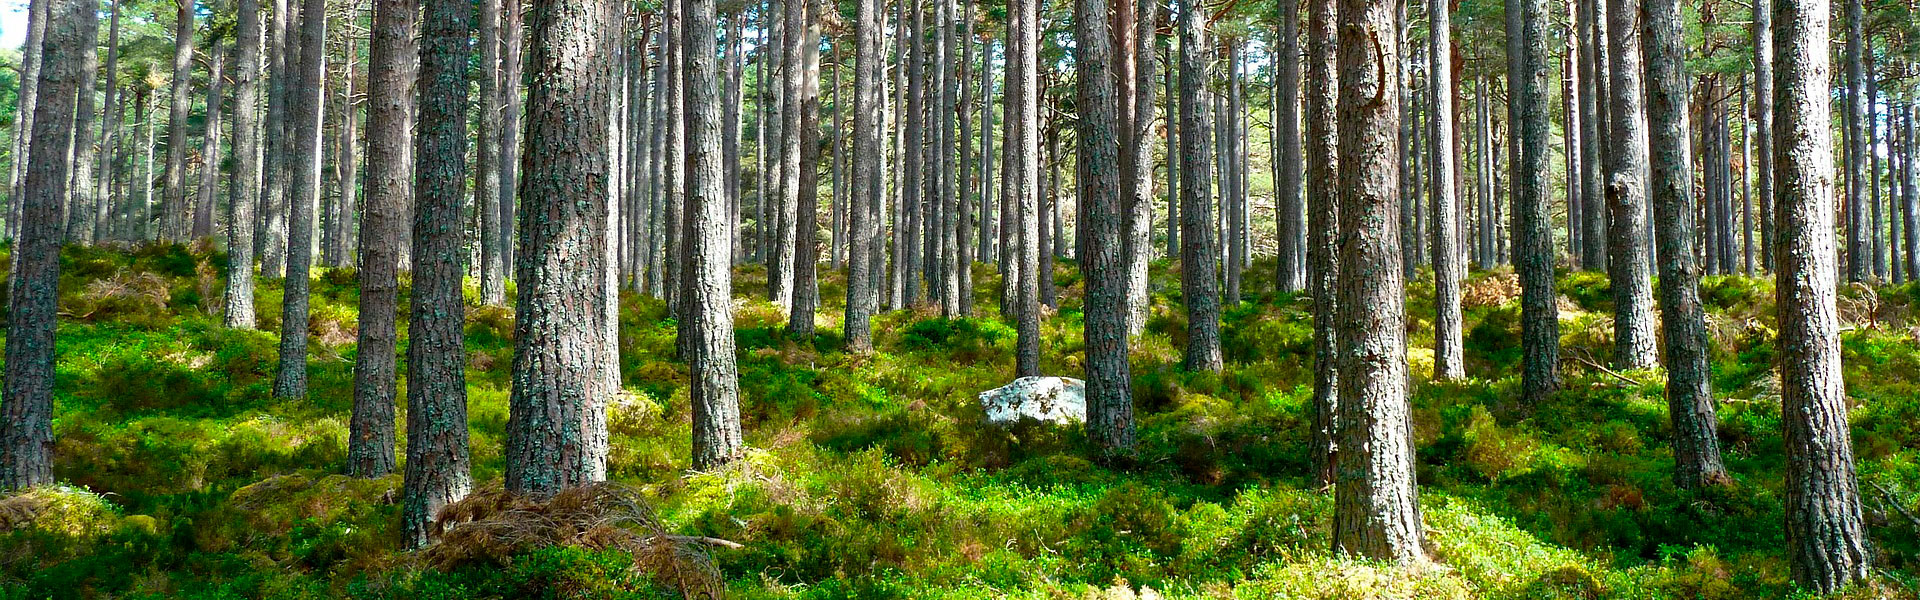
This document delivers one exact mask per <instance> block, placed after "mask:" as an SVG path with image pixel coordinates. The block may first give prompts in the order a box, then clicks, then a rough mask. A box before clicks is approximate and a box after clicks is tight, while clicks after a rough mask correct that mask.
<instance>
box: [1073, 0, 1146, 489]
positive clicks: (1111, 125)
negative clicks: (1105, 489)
mask: <svg viewBox="0 0 1920 600" xmlns="http://www.w3.org/2000/svg"><path fill="white" fill-rule="evenodd" d="M1121 1H1122V2H1125V1H1126V0H1121ZM1106 11H1107V5H1106V3H1105V2H1103V1H1102V0H1077V1H1076V2H1075V4H1074V20H1073V21H1074V26H1073V27H1074V42H1075V43H1074V47H1075V48H1076V49H1077V50H1076V52H1075V56H1074V64H1075V65H1077V68H1076V69H1074V70H1075V72H1076V73H1075V75H1076V77H1077V78H1078V80H1079V81H1078V87H1079V91H1080V98H1079V102H1078V108H1079V110H1080V118H1079V119H1078V120H1076V123H1077V124H1078V127H1077V135H1076V136H1075V138H1077V139H1078V140H1079V146H1080V147H1079V160H1080V164H1081V172H1082V173H1085V174H1086V175H1087V178H1086V180H1084V181H1082V182H1081V184H1080V190H1081V193H1082V194H1084V195H1085V196H1084V197H1085V199H1086V202H1085V204H1084V206H1086V208H1087V214H1085V215H1084V217H1085V220H1083V221H1082V222H1081V226H1082V227H1085V228H1086V231H1087V236H1086V238H1087V251H1088V255H1087V256H1084V257H1081V259H1082V261H1083V264H1085V265H1086V268H1087V286H1086V287H1087V292H1086V328H1085V330H1084V335H1085V337H1086V339H1085V343H1086V347H1087V430H1088V431H1087V432H1088V434H1089V435H1090V436H1091V437H1092V438H1093V439H1094V440H1095V442H1096V443H1098V444H1099V445H1100V447H1101V448H1103V449H1105V450H1106V451H1108V452H1113V453H1124V452H1127V451H1129V450H1130V449H1132V448H1133V393H1132V392H1131V391H1130V390H1129V377H1130V376H1129V375H1128V365H1127V317H1128V314H1129V313H1128V311H1127V275H1128V271H1127V269H1128V264H1127V261H1126V257H1125V256H1123V250H1124V249H1125V246H1126V240H1125V239H1124V237H1123V236H1124V235H1125V231H1124V228H1123V226H1122V224H1123V221H1125V219H1126V217H1125V210H1126V209H1125V205H1123V204H1122V199H1121V197H1120V132H1119V131H1118V130H1117V129H1118V128H1119V127H1122V126H1124V124H1122V123H1121V122H1120V117H1119V114H1118V113H1119V111H1120V97H1119V93H1120V92H1119V90H1118V89H1117V82H1116V81H1115V78H1116V77H1117V76H1118V74H1117V73H1116V72H1115V71H1116V70H1115V69H1114V68H1113V65H1114V62H1115V58H1116V57H1115V56H1114V52H1113V49H1114V45H1113V40H1112V39H1111V34H1110V33H1109V30H1108V25H1109V23H1108V19H1107V18H1106V17H1107V14H1106Z"/></svg>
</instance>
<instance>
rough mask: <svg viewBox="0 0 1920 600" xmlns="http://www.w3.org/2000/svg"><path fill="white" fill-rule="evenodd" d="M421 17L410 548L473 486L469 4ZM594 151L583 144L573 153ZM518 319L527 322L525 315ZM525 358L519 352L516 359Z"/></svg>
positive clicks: (445, 0) (405, 520)
mask: <svg viewBox="0 0 1920 600" xmlns="http://www.w3.org/2000/svg"><path fill="white" fill-rule="evenodd" d="M396 8H400V9H401V10H407V8H406V7H404V6H403V7H396ZM423 15H424V16H423V18H422V19H421V22H420V29H421V32H420V55H419V56H420V71H419V73H420V77H419V97H418V98H419V99H418V104H417V106H418V107H419V119H420V120H419V123H418V126H419V132H420V135H419V136H418V137H416V138H414V140H413V142H414V155H413V158H414V163H413V164H414V171H413V183H414V188H413V191H414V192H415V193H416V195H415V199H416V200H415V201H416V202H418V203H419V205H418V206H415V207H414V211H413V290H412V293H411V294H410V296H409V298H410V301H409V304H410V306H409V310H410V313H409V316H408V321H407V471H406V475H405V492H404V493H405V496H406V498H405V500H404V502H403V504H402V506H401V523H400V526H401V529H402V539H403V540H404V542H405V543H406V544H408V545H410V546H412V547H415V548H418V547H421V546H424V545H426V542H427V537H428V536H429V534H430V533H431V532H432V531H433V527H434V518H435V517H436V516H437V515H438V514H439V512H440V509H441V508H442V507H445V506H446V505H448V504H450V503H453V502H456V501H459V500H460V499H461V498H463V497H465V496H466V495H467V492H468V491H470V490H471V489H472V488H473V476H472V474H471V473H469V470H470V468H471V467H470V461H469V459H468V456H467V383H466V371H465V367H466V362H467V361H466V356H467V352H466V348H465V341H464V338H463V337H462V333H461V332H462V328H463V326H464V325H465V323H466V305H465V303H464V302H462V299H461V294H460V291H461V278H462V276H464V275H466V273H467V269H466V258H467V251H466V248H465V244H464V243H462V242H463V240H462V237H463V235H464V234H465V230H464V228H463V227H462V224H463V221H464V220H465V219H464V215H465V211H463V210H462V208H463V205H464V204H465V201H466V182H467V109H468V106H469V100H468V98H467V69H468V66H467V65H468V63H469V61H470V60H471V59H472V56H471V51H470V50H469V49H468V45H467V39H468V38H469V36H471V35H472V32H473V5H472V4H470V3H468V2H466V1H465V0H428V1H427V2H425V3H424V10H423ZM310 18H311V17H310ZM395 33H398V32H390V33H386V35H394V34H395ZM396 60H398V61H404V60H405V59H396ZM383 110H392V109H391V107H389V108H386V109H383ZM593 147H594V146H591V145H587V144H582V145H580V146H576V147H574V148H573V151H574V152H583V151H587V150H586V149H587V148H593ZM522 297H525V296H522ZM573 298H579V296H574V297H571V298H570V299H573ZM556 303H557V301H556ZM518 314H520V315H529V314H531V313H529V312H526V311H522V312H520V313H518ZM521 319H522V320H521V321H520V322H522V323H524V322H525V319H526V317H525V316H523V317H522V318H521ZM516 333H518V332H517V331H516ZM518 337H519V336H516V339H518ZM523 355H524V353H522V352H516V353H515V355H514V358H515V361H516V362H518V361H519V359H521V358H522V357H523ZM517 372H518V371H517V370H516V374H517ZM515 391H518V386H516V389H515ZM511 433H512V429H511V428H509V435H511ZM510 456H511V455H510ZM508 481H509V482H512V481H513V480H512V478H509V479H508ZM515 491H522V492H523V491H525V490H524V489H521V490H515Z"/></svg>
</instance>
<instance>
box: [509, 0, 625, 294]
mask: <svg viewBox="0 0 1920 600" xmlns="http://www.w3.org/2000/svg"><path fill="white" fill-rule="evenodd" d="M503 7H504V8H505V10H504V11H503V14H502V15H501V17H502V21H501V25H500V43H501V46H502V48H501V51H500V54H501V56H500V58H501V61H500V81H501V82H502V84H501V85H500V86H499V87H498V88H496V89H495V90H494V91H495V92H497V93H499V94H500V97H501V99H500V103H499V105H498V106H499V108H500V139H499V144H500V156H499V157H498V158H499V160H500V168H499V169H498V171H497V172H498V175H499V177H500V184H499V187H498V188H496V189H497V190H498V193H499V196H500V222H499V226H500V234H499V236H498V237H497V238H496V239H498V240H499V241H500V270H501V278H502V279H507V278H510V277H512V276H513V274H514V273H515V270H514V269H515V265H516V264H517V263H515V262H514V238H513V234H514V231H515V228H514V224H515V219H514V211H515V208H516V207H518V206H519V202H518V199H519V198H518V192H519V190H520V185H519V183H520V102H521V100H520V90H521V87H522V85H523V82H522V81H521V79H520V73H521V70H522V69H523V68H524V67H525V66H526V63H525V62H524V60H523V59H522V44H523V42H524V41H525V39H524V38H525V31H524V22H523V17H524V15H523V12H522V11H523V10H524V8H525V6H524V5H523V4H521V2H520V1H519V0H510V1H507V2H504V3H503ZM649 247H658V246H657V245H649Z"/></svg>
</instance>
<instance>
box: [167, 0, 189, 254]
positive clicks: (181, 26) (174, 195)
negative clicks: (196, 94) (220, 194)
mask: <svg viewBox="0 0 1920 600" xmlns="http://www.w3.org/2000/svg"><path fill="white" fill-rule="evenodd" d="M193 4H194V0H175V6H176V7H177V9H178V10H177V11H176V12H175V13H174V28H173V83H172V86H173V88H172V89H173V91H172V93H171V94H169V95H168V107H169V108H168V112H167V179H166V182H165V186H166V190H165V196H163V201H164V202H166V207H165V209H163V210H162V211H161V213H160V214H161V224H160V239H163V240H167V241H174V242H179V241H186V239H187V234H188V229H187V227H188V225H189V223H191V221H190V219H191V218H192V217H191V216H190V215H191V213H192V212H193V209H192V206H190V205H188V204H187V152H188V148H189V147H191V144H190V143H189V142H188V140H187V135H188V134H187V118H188V116H190V114H191V111H192V110H193V97H192V96H191V95H190V94H189V91H190V90H191V89H192V85H193V15H194V10H193Z"/></svg>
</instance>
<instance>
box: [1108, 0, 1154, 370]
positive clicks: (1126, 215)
mask: <svg viewBox="0 0 1920 600" xmlns="http://www.w3.org/2000/svg"><path fill="white" fill-rule="evenodd" d="M1156 7H1157V5H1156V3H1155V2H1154V1H1153V0H1124V1H1122V2H1121V3H1119V4H1118V5H1116V6H1115V11H1114V14H1115V19H1114V30H1113V38H1114V59H1115V63H1116V65H1117V68H1116V69H1114V71H1115V75H1114V77H1115V80H1114V82H1115V88H1116V93H1117V94H1118V95H1119V99H1118V102H1119V107H1120V113H1121V117H1120V126H1121V130H1120V132H1119V134H1120V198H1121V201H1122V203H1123V205H1124V206H1123V209H1122V211H1121V217H1120V219H1121V225H1120V226H1121V232H1122V234H1121V235H1122V237H1121V240H1122V243H1121V248H1120V257H1121V261H1122V263H1123V265H1124V267H1123V268H1124V269H1125V270H1126V279H1127V289H1126V290H1125V293H1124V294H1123V295H1122V297H1121V301H1122V303H1123V306H1124V308H1125V311H1126V319H1127V322H1126V325H1127V335H1128V336H1134V335H1139V334H1140V333H1141V332H1143V331H1145V330H1146V327H1147V303H1148V302H1149V295H1150V291H1149V290H1148V289H1147V265H1148V261H1150V260H1151V259H1152V257H1151V255H1150V253H1151V252H1152V250H1153V230H1152V227H1153V146H1152V143H1151V140H1152V138H1153V123H1154V118H1153V115H1154V107H1153V76H1154V72H1155V71H1156V70H1157V69H1156V68H1155V66H1154V54H1153V40H1154V36H1155V31H1156V30H1157V27H1156V25H1157V23H1155V22H1154V20H1155V18H1156V17H1155V14H1154V12H1155V8H1156Z"/></svg>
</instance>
